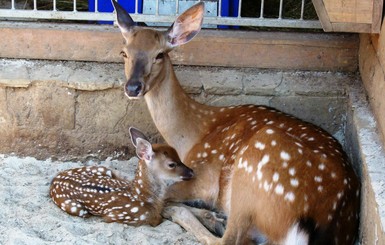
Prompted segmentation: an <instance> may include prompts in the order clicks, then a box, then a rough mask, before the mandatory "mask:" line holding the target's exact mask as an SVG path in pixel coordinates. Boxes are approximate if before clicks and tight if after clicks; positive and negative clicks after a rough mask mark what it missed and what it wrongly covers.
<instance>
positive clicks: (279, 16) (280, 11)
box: [278, 0, 283, 20]
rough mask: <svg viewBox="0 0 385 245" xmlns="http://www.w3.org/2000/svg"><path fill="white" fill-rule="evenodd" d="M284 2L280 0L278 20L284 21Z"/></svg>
mask: <svg viewBox="0 0 385 245" xmlns="http://www.w3.org/2000/svg"><path fill="white" fill-rule="evenodd" d="M282 9H283V0H279V15H278V19H280V20H281V19H282Z"/></svg>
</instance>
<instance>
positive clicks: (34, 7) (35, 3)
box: [33, 0, 37, 10]
mask: <svg viewBox="0 0 385 245" xmlns="http://www.w3.org/2000/svg"><path fill="white" fill-rule="evenodd" d="M33 10H37V0H33Z"/></svg>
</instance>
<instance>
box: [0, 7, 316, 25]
mask: <svg viewBox="0 0 385 245" xmlns="http://www.w3.org/2000/svg"><path fill="white" fill-rule="evenodd" d="M10 16H12V17H10ZM131 16H132V18H133V19H134V20H135V21H137V22H159V23H172V22H173V21H174V20H175V16H167V15H158V16H156V15H144V14H132V15H131ZM0 18H4V19H7V20H12V19H21V18H24V19H61V20H63V19H66V20H84V21H89V20H93V21H113V20H114V15H113V14H112V13H103V12H98V13H95V12H67V11H56V12H54V11H46V10H39V11H32V10H17V11H15V10H10V9H0ZM204 24H207V25H233V26H261V27H287V28H311V29H322V26H321V24H320V22H319V21H318V20H302V21H299V20H293V19H281V20H278V19H270V18H263V19H260V18H247V17H242V18H238V17H205V19H204Z"/></svg>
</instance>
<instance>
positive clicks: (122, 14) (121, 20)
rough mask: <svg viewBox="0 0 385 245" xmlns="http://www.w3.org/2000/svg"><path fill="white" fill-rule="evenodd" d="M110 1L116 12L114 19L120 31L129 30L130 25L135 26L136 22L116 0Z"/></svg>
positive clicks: (125, 31)
mask: <svg viewBox="0 0 385 245" xmlns="http://www.w3.org/2000/svg"><path fill="white" fill-rule="evenodd" d="M111 2H112V5H113V6H114V9H115V12H116V20H117V23H118V26H119V28H120V31H121V32H122V33H127V32H130V31H131V29H132V27H134V26H136V23H135V22H134V20H133V19H132V18H131V16H130V15H129V14H128V13H127V12H126V10H124V8H123V7H122V6H121V5H120V4H119V3H118V2H116V1H115V0H111Z"/></svg>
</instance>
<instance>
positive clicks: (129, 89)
mask: <svg viewBox="0 0 385 245" xmlns="http://www.w3.org/2000/svg"><path fill="white" fill-rule="evenodd" d="M143 88H144V86H143V83H142V82H140V81H134V82H131V81H128V82H127V84H126V86H125V92H126V95H127V96H128V97H138V96H139V95H140V94H141V93H142V92H143Z"/></svg>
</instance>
